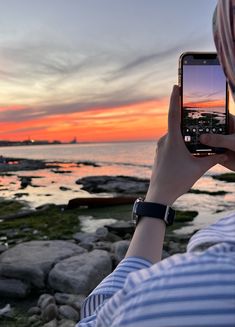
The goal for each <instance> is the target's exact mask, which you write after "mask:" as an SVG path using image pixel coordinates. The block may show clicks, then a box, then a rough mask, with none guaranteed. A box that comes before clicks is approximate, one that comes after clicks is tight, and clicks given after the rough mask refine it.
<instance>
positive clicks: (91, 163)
mask: <svg viewBox="0 0 235 327" xmlns="http://www.w3.org/2000/svg"><path fill="white" fill-rule="evenodd" d="M77 165H78V167H81V166H92V167H101V165H99V164H98V163H96V162H94V161H78V162H77Z"/></svg>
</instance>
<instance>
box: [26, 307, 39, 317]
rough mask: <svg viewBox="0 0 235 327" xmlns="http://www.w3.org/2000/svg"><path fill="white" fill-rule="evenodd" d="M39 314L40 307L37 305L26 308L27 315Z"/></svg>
mask: <svg viewBox="0 0 235 327" xmlns="http://www.w3.org/2000/svg"><path fill="white" fill-rule="evenodd" d="M40 314H41V309H40V308H39V307H32V308H30V309H29V310H28V315H29V316H32V315H40Z"/></svg>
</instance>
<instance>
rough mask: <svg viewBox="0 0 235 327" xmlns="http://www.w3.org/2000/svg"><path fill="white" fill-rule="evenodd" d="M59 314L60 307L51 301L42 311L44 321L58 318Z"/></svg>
mask: <svg viewBox="0 0 235 327" xmlns="http://www.w3.org/2000/svg"><path fill="white" fill-rule="evenodd" d="M57 316H58V309H57V306H56V305H55V304H53V303H50V304H49V305H48V306H47V307H46V308H44V310H43V311H42V315H41V317H42V320H43V321H44V322H48V321H51V320H53V319H56V318H57Z"/></svg>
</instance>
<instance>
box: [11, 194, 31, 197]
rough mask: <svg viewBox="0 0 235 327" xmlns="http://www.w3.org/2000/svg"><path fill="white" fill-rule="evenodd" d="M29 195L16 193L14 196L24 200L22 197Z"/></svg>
mask: <svg viewBox="0 0 235 327" xmlns="http://www.w3.org/2000/svg"><path fill="white" fill-rule="evenodd" d="M28 195H29V193H15V194H14V196H15V197H16V198H22V196H28Z"/></svg>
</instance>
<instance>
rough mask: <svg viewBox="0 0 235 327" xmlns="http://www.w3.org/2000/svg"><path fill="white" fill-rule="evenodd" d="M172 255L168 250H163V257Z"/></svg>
mask: <svg viewBox="0 0 235 327" xmlns="http://www.w3.org/2000/svg"><path fill="white" fill-rule="evenodd" d="M169 256H170V255H169V253H168V252H167V251H165V250H162V259H165V258H167V257H169Z"/></svg>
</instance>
